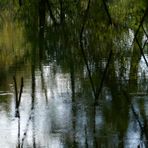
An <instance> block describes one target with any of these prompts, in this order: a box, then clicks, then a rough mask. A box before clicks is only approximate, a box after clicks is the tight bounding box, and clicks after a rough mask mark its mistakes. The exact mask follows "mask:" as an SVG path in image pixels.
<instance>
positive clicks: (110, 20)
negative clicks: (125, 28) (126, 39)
mask: <svg viewBox="0 0 148 148" xmlns="http://www.w3.org/2000/svg"><path fill="white" fill-rule="evenodd" d="M102 1H103V5H104V8H105V11H106V14H107V16H108V19H109V23H110V24H112V23H113V22H112V19H111V15H110V13H109V10H108V7H107V4H106V2H105V0H102Z"/></svg>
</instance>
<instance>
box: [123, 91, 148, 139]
mask: <svg viewBox="0 0 148 148" xmlns="http://www.w3.org/2000/svg"><path fill="white" fill-rule="evenodd" d="M122 92H123V95H124V96H125V97H126V99H127V101H128V102H130V98H129V95H128V94H127V93H126V92H125V91H124V90H123V91H122ZM130 104H131V102H130ZM131 110H132V112H133V115H134V116H135V119H136V120H137V122H138V124H139V127H140V129H141V132H142V133H144V134H145V137H146V139H147V138H148V136H147V135H148V134H147V131H146V130H145V126H143V125H142V123H141V121H140V119H139V117H138V114H137V113H136V111H135V109H134V106H133V104H131Z"/></svg>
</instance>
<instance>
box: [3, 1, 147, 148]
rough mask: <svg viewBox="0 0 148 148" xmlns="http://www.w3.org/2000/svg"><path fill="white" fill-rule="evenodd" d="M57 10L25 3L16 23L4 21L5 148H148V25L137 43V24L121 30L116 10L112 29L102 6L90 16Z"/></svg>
mask: <svg viewBox="0 0 148 148" xmlns="http://www.w3.org/2000/svg"><path fill="white" fill-rule="evenodd" d="M59 2H60V3H59V4H58V2H57V3H53V4H52V5H51V6H50V3H48V1H40V2H39V3H38V1H36V2H33V1H30V2H29V1H26V4H25V3H23V4H21V8H18V6H16V7H15V10H14V12H17V13H18V16H16V17H15V19H12V18H13V17H12V18H11V17H10V16H13V15H14V14H13V13H12V14H11V15H10V16H9V15H6V18H5V19H6V22H5V23H4V24H3V25H2V28H1V30H0V35H1V37H0V39H1V41H0V48H1V49H2V50H1V51H0V61H1V64H0V68H1V71H0V82H1V83H0V120H1V122H0V132H1V134H0V147H50V148H52V147H53V148H60V147H67V148H69V147H74V148H75V147H80V148H83V147H86V148H87V147H127V148H128V147H138V146H140V147H147V140H148V133H147V131H148V130H147V129H148V125H147V120H148V119H147V115H148V110H147V105H148V102H147V94H148V92H147V89H148V88H147V66H146V64H145V63H146V62H145V60H144V59H143V58H144V57H146V60H147V53H146V52H147V47H146V44H145V47H144V46H143V44H144V43H143V42H144V41H146V40H147V35H146V31H147V29H146V28H147V27H146V23H144V24H143V25H144V26H143V28H142V27H141V28H140V29H138V31H139V32H138V33H136V34H137V38H136V39H137V40H134V34H135V32H136V29H135V26H134V27H133V22H132V21H131V20H126V21H125V24H124V25H122V23H121V22H122V21H123V20H122V21H121V20H120V18H122V17H120V18H118V17H117V16H116V15H115V14H114V13H115V10H112V9H114V7H115V5H114V3H115V2H109V6H110V7H109V11H111V12H112V14H114V15H113V16H112V15H111V16H110V19H112V18H113V20H110V21H113V22H112V25H109V24H108V19H106V15H104V9H102V6H103V5H101V6H100V3H98V1H96V2H92V4H91V6H90V8H87V5H86V4H87V3H85V2H83V3H82V4H81V2H74V3H73V4H72V5H69V4H68V3H66V2H64V1H59ZM63 2H64V6H63ZM88 2H90V1H88ZM104 4H105V3H104ZM46 5H47V6H48V11H49V14H48V12H46V11H47V10H46V9H45V8H46ZM116 5H120V2H119V4H118V3H116ZM124 5H127V2H125V3H124ZM52 6H54V7H53V8H52V9H51V8H50V7H52ZM105 7H106V9H107V5H106V6H105ZM121 7H122V6H121ZM64 8H65V9H64ZM92 8H93V9H92ZM98 8H99V9H98ZM138 8H139V7H138ZM18 9H19V10H20V11H19V12H18ZM85 9H86V10H85ZM88 9H90V10H89V11H88ZM122 9H123V8H122ZM24 10H25V11H24ZM27 10H28V11H27ZM63 10H64V11H63ZM79 10H81V11H83V12H81V11H79ZM71 11H72V12H75V13H74V14H75V15H72V14H73V13H71ZM98 11H99V12H98ZM109 11H108V13H109ZM116 11H117V10H116ZM8 12H9V11H8ZM96 12H97V13H96ZM3 13H4V14H5V13H6V12H5V11H4V12H3ZM9 13H10V12H9ZM9 13H8V14H9ZM46 13H47V16H48V15H50V17H51V14H52V15H53V16H52V17H51V19H52V22H53V23H51V24H50V23H48V22H46ZM81 13H82V14H81ZM83 13H84V14H85V13H89V14H86V15H88V19H90V21H86V20H85V19H84V18H83V17H84V16H83ZM120 13H121V12H120ZM123 13H124V12H123ZM6 14H7V13H6ZM98 14H99V15H98ZM140 14H141V13H140ZM140 14H139V15H140ZM129 15H130V14H129ZM129 15H128V16H127V17H129ZM134 15H135V14H134ZM136 15H137V14H136ZM142 15H143V13H142V14H141V17H142ZM22 16H23V17H22ZM21 17H22V18H23V19H24V20H22V18H21ZM48 17H49V16H48ZM114 19H115V20H114ZM38 20H39V22H38ZM83 20H85V21H86V24H85V23H84V22H83ZM96 20H99V23H98V21H96ZM81 24H85V25H84V26H85V27H84V26H83V25H81ZM128 25H129V26H128ZM8 26H10V27H8ZM81 27H82V28H81ZM83 27H84V28H83ZM80 30H83V31H82V32H83V33H82V32H81V33H80ZM102 30H103V31H102ZM14 34H15V37H16V38H14ZM17 39H19V40H17ZM136 41H137V42H136ZM140 47H144V49H143V52H144V55H143V54H142V52H140V49H141V48H140ZM139 48H140V49H139ZM81 50H83V51H82V52H83V53H81ZM110 51H112V52H110ZM109 52H110V53H109ZM82 54H83V55H82ZM13 76H15V77H16V81H17V84H18V86H20V85H21V82H20V80H21V77H23V79H24V87H23V93H22V97H21V102H20V106H19V111H20V117H19V116H18V117H15V105H16V103H15V100H16V99H15V98H16V97H15V94H16V93H15V85H14V82H13ZM96 102H97V103H96Z"/></svg>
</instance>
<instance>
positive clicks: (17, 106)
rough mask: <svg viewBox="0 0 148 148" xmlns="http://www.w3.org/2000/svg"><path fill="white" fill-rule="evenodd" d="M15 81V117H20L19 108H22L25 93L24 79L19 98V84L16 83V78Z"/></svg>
mask: <svg viewBox="0 0 148 148" xmlns="http://www.w3.org/2000/svg"><path fill="white" fill-rule="evenodd" d="M13 81H14V87H15V109H16V112H15V117H20V115H19V114H20V113H19V106H20V102H21V96H22V92H23V86H24V84H23V77H22V78H21V86H20V92H19V96H18V90H17V82H16V77H15V76H13Z"/></svg>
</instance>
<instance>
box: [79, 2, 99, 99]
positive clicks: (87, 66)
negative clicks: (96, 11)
mask: <svg viewBox="0 0 148 148" xmlns="http://www.w3.org/2000/svg"><path fill="white" fill-rule="evenodd" d="M89 7H90V0H89V1H88V4H87V9H86V11H85V15H84V20H83V24H82V27H81V31H80V47H81V52H82V55H83V59H84V62H85V65H86V68H87V71H88V76H89V79H90V83H91V86H92V91H93V94H94V97H95V98H96V92H95V86H94V83H93V80H92V76H91V70H90V68H89V65H88V62H87V57H86V55H85V51H84V46H83V32H84V28H85V24H86V22H87V16H88V12H89Z"/></svg>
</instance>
